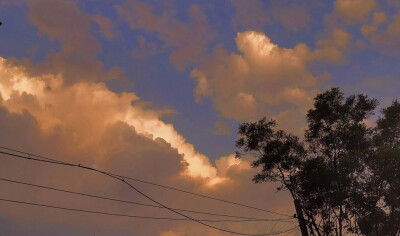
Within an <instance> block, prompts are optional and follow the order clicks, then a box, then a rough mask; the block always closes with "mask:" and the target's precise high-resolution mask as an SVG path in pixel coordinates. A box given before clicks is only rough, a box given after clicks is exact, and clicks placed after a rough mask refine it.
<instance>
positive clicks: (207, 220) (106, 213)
mask: <svg viewBox="0 0 400 236" xmlns="http://www.w3.org/2000/svg"><path fill="white" fill-rule="evenodd" d="M0 201H3V202H12V203H18V204H25V205H31V206H39V207H46V208H53V209H58V210H67V211H75V212H84V213H91V214H99V215H108V216H118V217H128V218H139V219H150V220H172V221H190V220H189V219H185V218H170V217H154V216H138V215H128V214H119V213H111V212H104V211H92V210H85V209H78V208H69V207H60V206H54V205H48V204H41V203H33V202H24V201H17V200H11V199H5V198H0ZM199 221H203V222H243V220H209V219H202V220H199ZM247 221H254V220H244V222H247Z"/></svg>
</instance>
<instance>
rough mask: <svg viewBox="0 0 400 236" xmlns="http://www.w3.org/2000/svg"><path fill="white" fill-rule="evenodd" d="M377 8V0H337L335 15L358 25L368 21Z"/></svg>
mask: <svg viewBox="0 0 400 236" xmlns="http://www.w3.org/2000/svg"><path fill="white" fill-rule="evenodd" d="M376 7H377V3H376V1H375V0H336V1H335V14H337V15H338V17H339V18H340V19H341V20H343V21H345V22H347V23H358V22H362V21H365V20H367V19H368V16H369V15H370V13H371V12H372V11H373V10H374V9H375V8H376Z"/></svg>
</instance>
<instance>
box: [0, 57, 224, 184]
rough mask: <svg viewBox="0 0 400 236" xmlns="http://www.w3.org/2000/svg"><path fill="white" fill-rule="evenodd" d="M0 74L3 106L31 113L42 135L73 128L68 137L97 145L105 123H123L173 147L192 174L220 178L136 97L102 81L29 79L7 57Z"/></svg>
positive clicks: (0, 68) (1, 64) (206, 162)
mask: <svg viewBox="0 0 400 236" xmlns="http://www.w3.org/2000/svg"><path fill="white" fill-rule="evenodd" d="M0 71H1V72H0V73H1V75H2V76H1V78H0V84H1V85H0V92H1V94H2V97H3V100H4V101H3V104H4V105H5V106H6V107H7V108H8V109H9V110H10V111H11V112H19V113H21V112H22V111H24V110H27V111H29V112H30V113H31V114H32V115H33V116H35V118H36V119H37V120H38V122H39V125H40V126H41V128H42V130H43V131H44V132H52V130H54V129H58V128H59V126H60V125H62V127H65V129H66V130H74V132H73V133H71V134H70V135H71V136H73V137H71V138H73V140H74V142H75V143H74V145H76V146H82V147H85V146H93V145H97V141H98V140H97V138H96V137H101V134H102V132H104V129H105V128H106V127H107V124H113V123H115V122H117V121H122V122H125V123H127V124H129V125H131V126H132V127H134V128H135V130H136V131H137V132H139V133H141V134H145V135H148V136H149V137H151V138H152V139H157V138H162V139H164V140H165V141H167V142H168V143H170V144H171V146H172V147H173V148H174V149H177V150H178V152H179V153H180V154H182V155H183V156H184V158H185V160H186V161H187V162H188V163H189V167H188V174H189V175H192V176H200V177H203V178H214V177H216V170H215V168H214V167H212V166H211V165H210V163H209V161H208V158H207V157H206V156H204V155H202V154H200V153H198V152H196V151H195V150H194V147H193V145H192V144H189V143H186V141H185V139H184V138H183V137H182V136H181V135H179V134H178V133H177V131H176V130H175V129H174V127H173V126H172V125H170V124H165V123H164V122H162V121H161V120H160V119H159V116H160V115H161V114H162V113H160V112H158V111H156V110H151V109H147V110H146V108H145V107H144V106H143V105H142V104H141V103H140V102H139V101H138V97H137V96H136V95H135V94H134V93H122V94H116V93H114V92H112V91H110V90H109V89H108V88H107V87H106V86H105V84H104V83H85V82H81V83H76V84H74V85H71V86H68V87H64V86H63V78H62V77H60V76H53V75H47V76H43V77H33V78H31V77H29V76H28V75H27V74H26V72H25V71H24V68H23V67H15V66H10V65H8V64H7V62H6V60H5V59H1V63H0ZM131 104H134V105H131ZM99 114H102V115H101V116H99ZM96 134H97V135H96Z"/></svg>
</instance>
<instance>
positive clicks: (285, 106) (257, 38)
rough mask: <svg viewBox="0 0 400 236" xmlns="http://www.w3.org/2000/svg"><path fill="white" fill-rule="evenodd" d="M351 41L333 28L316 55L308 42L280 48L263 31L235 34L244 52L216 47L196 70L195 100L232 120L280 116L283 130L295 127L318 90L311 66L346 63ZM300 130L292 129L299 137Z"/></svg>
mask: <svg viewBox="0 0 400 236" xmlns="http://www.w3.org/2000/svg"><path fill="white" fill-rule="evenodd" d="M348 40H349V35H348V34H347V33H346V32H345V31H343V30H334V31H333V32H332V33H331V34H330V35H328V37H326V38H324V39H321V40H320V41H319V42H318V43H317V47H316V50H314V51H311V50H310V49H309V48H308V47H307V46H306V45H305V44H297V45H296V46H295V47H294V48H280V47H279V46H278V45H276V44H274V43H273V42H271V39H270V38H268V37H267V36H266V35H265V34H264V33H261V32H256V31H245V32H240V33H238V34H237V36H236V46H237V49H238V51H239V53H230V54H228V52H227V51H226V50H224V49H223V48H221V47H217V48H216V49H215V50H214V52H213V53H212V54H211V55H210V56H209V57H208V58H206V59H205V60H204V64H203V65H201V66H200V67H198V68H196V69H194V70H193V71H192V73H191V76H192V78H194V79H195V80H196V81H197V87H196V88H195V90H194V95H195V98H196V101H200V100H201V98H202V97H209V98H211V100H212V101H213V104H214V107H215V108H216V109H217V110H218V111H219V113H220V114H221V115H223V116H224V117H227V118H231V119H235V120H238V121H247V120H255V119H259V118H261V117H263V116H267V117H269V118H279V120H278V122H279V121H281V125H282V127H293V128H294V127H295V126H297V125H293V124H298V123H297V122H296V120H297V119H300V120H301V118H300V117H302V116H303V115H304V114H305V112H306V111H307V109H309V108H310V107H311V105H312V102H313V100H312V99H313V97H314V96H315V94H316V93H317V91H318V85H319V84H318V81H317V78H316V77H315V76H314V75H313V74H312V73H311V72H310V71H309V67H310V66H311V65H312V63H315V62H323V61H325V62H329V63H332V62H333V63H341V62H342V61H343V60H344V56H343V54H342V50H344V49H346V48H347V45H348ZM301 128H302V127H301ZM298 129H299V126H297V127H296V129H292V130H291V131H293V132H296V133H299V130H298Z"/></svg>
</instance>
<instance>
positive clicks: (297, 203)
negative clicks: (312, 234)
mask: <svg viewBox="0 0 400 236" xmlns="http://www.w3.org/2000/svg"><path fill="white" fill-rule="evenodd" d="M294 206H295V208H296V214H297V219H298V220H299V226H300V230H301V235H302V236H308V230H307V224H306V220H305V219H304V215H303V209H302V208H301V205H300V201H299V200H297V199H295V200H294Z"/></svg>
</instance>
